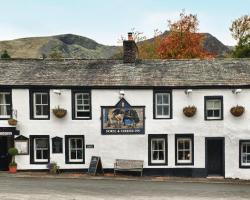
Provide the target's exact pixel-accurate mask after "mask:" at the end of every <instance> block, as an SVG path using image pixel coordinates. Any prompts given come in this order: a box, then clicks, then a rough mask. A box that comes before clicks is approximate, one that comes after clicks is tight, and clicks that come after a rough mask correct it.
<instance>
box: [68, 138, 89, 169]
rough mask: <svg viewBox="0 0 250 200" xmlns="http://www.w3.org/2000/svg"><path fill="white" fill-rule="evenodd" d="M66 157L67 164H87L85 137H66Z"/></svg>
mask: <svg viewBox="0 0 250 200" xmlns="http://www.w3.org/2000/svg"><path fill="white" fill-rule="evenodd" d="M65 152H66V154H65V156H66V163H79V164H83V163H84V162H85V159H84V154H85V148H84V136H83V135H66V136H65Z"/></svg>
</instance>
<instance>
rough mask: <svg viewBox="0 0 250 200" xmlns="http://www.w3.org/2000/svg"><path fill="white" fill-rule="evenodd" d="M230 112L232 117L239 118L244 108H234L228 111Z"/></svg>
mask: <svg viewBox="0 0 250 200" xmlns="http://www.w3.org/2000/svg"><path fill="white" fill-rule="evenodd" d="M230 112H231V114H232V115H233V116H235V117H239V116H241V115H242V114H243V113H244V112H245V108H244V107H243V106H239V105H237V106H234V107H232V108H231V109H230Z"/></svg>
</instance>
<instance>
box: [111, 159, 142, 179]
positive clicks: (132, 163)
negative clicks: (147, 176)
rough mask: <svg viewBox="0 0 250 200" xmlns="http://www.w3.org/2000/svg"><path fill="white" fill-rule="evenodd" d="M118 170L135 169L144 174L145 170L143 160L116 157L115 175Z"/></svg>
mask: <svg viewBox="0 0 250 200" xmlns="http://www.w3.org/2000/svg"><path fill="white" fill-rule="evenodd" d="M117 171H135V172H140V173H141V176H142V172H143V160H123V159H116V160H115V163H114V175H115V176H116V172H117Z"/></svg>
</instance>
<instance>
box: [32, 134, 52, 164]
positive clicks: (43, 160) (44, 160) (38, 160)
mask: <svg viewBox="0 0 250 200" xmlns="http://www.w3.org/2000/svg"><path fill="white" fill-rule="evenodd" d="M37 140H47V143H48V148H37V146H36V144H37ZM37 150H41V151H42V157H43V151H44V150H47V151H48V157H49V154H50V152H49V139H48V138H34V161H35V162H48V161H49V158H48V159H38V158H37Z"/></svg>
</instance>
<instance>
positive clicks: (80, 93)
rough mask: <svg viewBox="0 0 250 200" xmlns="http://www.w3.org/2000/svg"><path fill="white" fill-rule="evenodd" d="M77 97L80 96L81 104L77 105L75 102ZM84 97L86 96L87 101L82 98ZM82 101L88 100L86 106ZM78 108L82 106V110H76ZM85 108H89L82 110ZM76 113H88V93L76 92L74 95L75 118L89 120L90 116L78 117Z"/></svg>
mask: <svg viewBox="0 0 250 200" xmlns="http://www.w3.org/2000/svg"><path fill="white" fill-rule="evenodd" d="M78 95H82V99H81V100H82V102H83V103H82V104H78V102H77V96H78ZM84 95H88V99H84V98H83V96H84ZM84 100H88V104H85V103H84ZM78 106H83V109H78ZM85 106H89V109H84V108H85ZM77 112H90V93H88V92H76V93H75V118H76V119H86V118H90V116H83V117H81V116H78V115H77Z"/></svg>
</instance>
